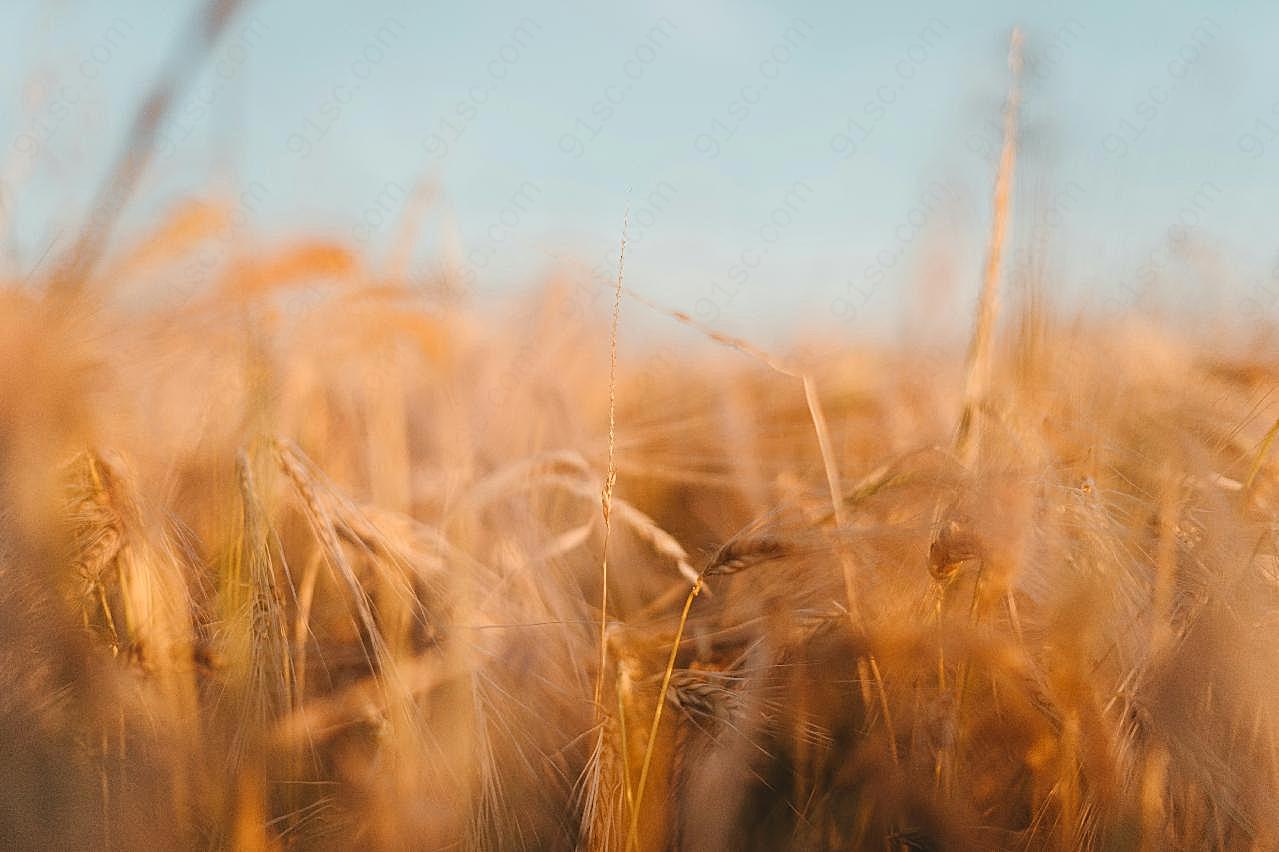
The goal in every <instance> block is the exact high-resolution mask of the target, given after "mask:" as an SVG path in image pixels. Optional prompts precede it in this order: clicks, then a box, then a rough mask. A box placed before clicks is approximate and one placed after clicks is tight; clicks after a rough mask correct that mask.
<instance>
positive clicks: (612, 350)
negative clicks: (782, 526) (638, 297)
mask: <svg viewBox="0 0 1279 852" xmlns="http://www.w3.org/2000/svg"><path fill="white" fill-rule="evenodd" d="M630 218H631V211H630V208H629V207H627V209H626V212H625V213H623V214H622V246H621V248H620V249H619V250H618V253H617V286H616V287H615V288H614V291H613V316H612V320H611V324H610V326H609V333H608V471H607V473H606V474H605V476H604V490H603V492H602V493H601V494H600V511H601V513H602V514H603V516H604V547H603V556H602V558H601V560H600V666H599V671H598V672H597V673H596V675H595V706H596V708H599V706H600V694H601V690H602V689H603V687H604V668H605V666H606V665H607V663H608V541H609V537H610V534H611V532H612V529H613V524H612V513H613V486H614V485H616V484H617V327H618V323H619V321H620V319H621V316H622V276H623V274H624V273H625V271H626V227H627V225H628V224H629V223H630ZM597 712H598V710H597Z"/></svg>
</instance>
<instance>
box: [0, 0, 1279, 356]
mask: <svg viewBox="0 0 1279 852" xmlns="http://www.w3.org/2000/svg"><path fill="white" fill-rule="evenodd" d="M463 6H464V7H465V8H462V7H463ZM192 8H193V5H192V4H191V3H179V2H174V3H160V2H141V0H135V2H127V0H122V2H115V3H105V2H97V3H91V2H48V3H34V2H20V1H19V0H9V2H7V3H5V4H4V5H3V7H0V49H3V50H4V53H5V56H6V59H5V61H4V64H3V67H2V70H0V98H2V99H3V100H2V101H0V103H3V111H2V112H0V116H3V118H2V119H0V144H3V145H4V149H3V150H4V152H5V154H4V158H3V160H0V162H3V164H4V172H3V175H4V180H5V183H6V192H5V196H6V200H7V201H8V205H7V206H8V209H9V213H8V218H9V220H10V225H11V231H12V233H13V234H14V242H15V243H16V244H15V245H13V246H11V247H10V253H11V259H12V262H15V263H17V264H18V265H19V267H20V268H26V267H28V266H29V265H30V264H31V263H32V262H33V261H34V259H35V257H36V255H38V253H39V250H40V249H41V248H42V247H43V246H44V245H45V244H47V242H48V240H49V239H50V236H51V235H52V234H53V233H55V232H56V229H58V228H59V227H63V228H65V227H67V226H70V225H73V224H74V222H73V221H61V220H59V219H58V218H57V217H58V216H59V215H63V216H65V211H67V210H68V209H74V205H75V204H77V203H83V201H84V199H85V198H86V197H87V196H88V194H89V191H90V190H91V188H92V187H93V186H94V181H93V179H94V177H95V175H97V174H99V173H100V172H101V170H102V168H103V166H104V164H105V163H106V162H107V160H108V158H109V157H110V156H114V154H115V153H116V152H117V151H118V147H119V144H120V141H121V139H122V137H123V135H124V132H125V129H126V127H127V124H128V122H129V120H130V118H131V116H132V109H133V107H134V106H135V105H136V103H137V101H138V99H139V97H140V96H141V93H142V92H144V91H145V86H146V82H147V81H148V80H149V79H150V78H151V77H152V76H153V75H154V73H155V71H156V69H157V68H158V67H159V65H160V64H161V63H162V62H163V60H164V58H165V56H166V53H167V50H168V46H169V45H170V43H171V42H172V40H173V38H174V36H175V33H177V32H178V31H179V30H180V28H181V27H183V26H184V25H185V22H186V20H187V18H188V16H189V14H190V12H191V9H192ZM1014 23H1020V24H1021V25H1022V26H1023V27H1024V29H1025V33H1026V38H1027V55H1028V58H1029V59H1030V60H1031V61H1032V65H1031V66H1030V69H1029V71H1028V74H1027V79H1026V114H1025V121H1024V130H1025V132H1024V145H1023V155H1022V160H1021V164H1020V172H1019V175H1018V177H1019V179H1020V180H1019V184H1018V196H1017V206H1016V208H1015V217H1016V218H1015V229H1016V231H1015V234H1016V238H1017V241H1018V245H1019V246H1021V247H1023V248H1024V247H1025V246H1026V245H1029V244H1030V240H1031V237H1032V236H1033V237H1035V239H1036V240H1037V241H1038V242H1040V243H1042V244H1044V245H1046V246H1048V249H1047V251H1048V252H1049V256H1050V257H1051V258H1052V263H1051V266H1052V268H1053V269H1054V270H1056V271H1057V273H1058V275H1059V277H1060V278H1061V279H1062V280H1061V281H1059V282H1057V283H1055V284H1054V288H1055V289H1059V290H1060V291H1062V292H1064V293H1068V294H1075V296H1079V297H1083V298H1087V299H1089V300H1091V301H1092V302H1094V303H1097V304H1103V303H1106V304H1110V305H1111V306H1113V305H1115V304H1117V303H1118V301H1124V302H1130V301H1132V299H1133V297H1134V296H1133V294H1135V293H1137V292H1139V291H1140V290H1142V289H1143V288H1144V287H1145V286H1146V284H1147V283H1151V282H1156V281H1157V282H1159V286H1160V287H1161V288H1162V289H1163V291H1164V292H1168V293H1173V294H1175V295H1174V296H1173V297H1172V299H1173V301H1175V302H1177V303H1179V304H1181V305H1193V306H1196V308H1197V307H1198V306H1200V305H1212V304H1220V305H1224V306H1225V307H1226V309H1227V310H1230V311H1233V312H1234V314H1236V315H1243V314H1244V313H1246V312H1247V311H1253V310H1258V309H1270V310H1271V311H1272V313H1273V310H1274V307H1276V306H1272V304H1271V302H1273V301H1274V297H1272V295H1271V294H1272V293H1273V294H1274V295H1275V296H1279V278H1273V277H1270V276H1271V274H1272V272H1271V267H1273V266H1274V264H1275V256H1276V248H1277V247H1279V246H1277V243H1279V237H1277V236H1276V232H1275V228H1274V224H1275V221H1276V219H1275V216H1274V210H1275V204H1276V203H1277V202H1279V194H1277V193H1276V190H1277V189H1279V53H1277V52H1276V51H1275V50H1274V48H1273V45H1274V43H1275V39H1276V37H1279V7H1276V6H1275V5H1274V4H1270V3H1263V2H1238V3H1200V4H1189V3H1168V4H1157V3H1150V2H1139V3H1128V4H1115V3H1112V2H1077V3H1072V4H1059V3H1015V2H981V3H967V4H957V3H942V2H931V3H916V4H896V5H891V4H882V3H876V4H859V5H853V4H844V3H800V4H787V5H785V6H783V5H781V4H774V3H760V2H755V3H729V2H716V3H697V4H691V3H674V2H670V3H657V4H641V3H628V4H617V5H604V4H597V3H587V2H580V3H556V4H540V5H539V6H538V7H537V8H536V9H533V8H532V7H521V6H517V5H515V4H491V5H489V4H486V5H483V6H481V5H478V4H448V5H447V6H446V5H444V4H438V5H437V4H418V3H410V2H383V0H366V2H362V3H338V2H330V3H324V2H302V1H301V0H264V2H259V3H256V4H249V6H248V7H247V8H246V9H245V10H244V11H243V12H242V13H241V15H240V16H239V18H238V19H237V20H236V21H235V22H234V23H233V24H232V26H231V27H230V29H229V31H228V34H227V37H226V39H224V42H223V43H222V45H221V46H220V47H219V48H218V49H217V50H215V51H214V54H213V57H212V60H213V61H212V63H211V64H210V65H209V67H208V68H207V69H206V71H205V73H204V75H203V76H202V77H201V78H200V80H199V81H197V83H196V85H195V86H194V87H193V89H192V91H191V93H190V94H189V96H188V98H187V100H186V101H185V102H184V103H183V104H182V105H181V106H180V107H179V108H178V110H177V111H176V112H175V116H174V119H173V120H172V121H171V122H170V123H169V124H168V125H167V126H166V128H165V132H166V134H167V136H166V141H165V144H164V150H163V152H162V154H163V155H162V156H161V158H160V160H159V162H158V164H157V166H156V168H155V170H154V171H153V173H152V175H151V177H150V178H149V184H148V186H147V188H146V192H145V193H144V195H143V196H142V197H141V198H140V199H139V201H138V202H137V204H136V205H135V206H134V207H132V208H131V213H130V217H131V218H133V219H141V218H146V217H151V216H157V215H159V214H160V213H161V211H163V209H164V208H165V206H166V205H167V204H168V203H170V202H171V201H172V200H173V199H174V198H175V197H177V196H179V195H182V194H183V193H198V192H201V191H204V190H208V189H209V188H210V186H212V185H214V184H215V182H216V181H218V180H222V179H225V178H228V177H229V178H231V179H233V180H235V181H236V182H238V183H239V184H240V185H241V186H244V185H249V184H251V183H252V182H257V185H258V186H260V187H261V188H263V190H264V191H263V192H261V193H260V198H259V199H258V200H257V201H255V202H254V203H253V206H254V208H255V210H254V211H253V217H254V219H255V220H256V222H257V223H258V224H259V225H260V226H261V227H262V228H264V229H266V230H267V231H269V232H273V233H287V232H301V231H314V230H322V231H325V232H331V233H334V234H337V235H345V236H347V237H349V238H351V239H354V240H359V241H363V242H366V243H367V244H368V245H369V246H370V247H371V249H372V250H374V251H380V250H382V249H383V248H384V247H385V244H386V240H387V238H388V236H389V234H390V233H391V232H392V230H393V225H392V224H391V222H392V221H393V220H394V217H395V216H396V215H397V214H398V212H399V210H400V208H401V207H402V206H403V201H402V200H400V196H401V193H402V191H407V190H408V189H410V188H412V187H413V186H414V185H415V184H416V183H417V182H418V181H419V180H420V179H423V178H427V179H432V180H435V181H437V182H438V184H439V186H440V187H441V190H442V203H441V204H440V205H437V207H436V208H435V210H434V212H433V213H432V214H431V215H430V216H429V217H428V219H427V232H426V234H425V236H424V240H423V248H422V252H421V253H420V254H419V260H424V259H426V258H428V257H429V256H431V255H438V253H439V249H440V246H441V244H442V240H443V239H444V237H443V236H442V235H443V234H445V233H447V231H448V227H447V226H446V225H445V224H444V220H445V218H451V219H452V221H453V222H454V223H455V228H456V234H457V237H458V239H459V240H460V245H461V248H462V251H463V253H464V264H465V265H466V268H467V270H468V275H470V276H471V277H472V278H473V280H474V286H475V287H476V288H477V289H479V290H481V291H484V292H495V293H510V292H515V291H517V290H519V289H522V288H527V287H529V286H533V285H535V284H536V283H538V281H539V280H540V279H541V276H542V275H543V273H545V272H546V271H547V270H549V269H550V268H552V267H553V266H554V265H555V264H556V263H557V262H560V260H559V259H562V258H567V257H573V258H578V259H580V260H582V261H583V262H585V263H586V264H587V265H588V266H593V265H604V266H605V267H606V268H607V267H609V266H611V265H612V264H613V262H614V258H615V255H616V252H617V241H618V237H619V232H620V228H621V219H622V212H623V210H624V209H625V208H626V206H627V204H628V202H629V204H630V205H631V234H632V238H633V239H632V243H631V247H630V249H629V250H628V259H627V264H628V279H629V281H630V282H631V284H632V285H633V286H635V287H636V288H639V289H642V290H645V291H646V292H648V293H650V294H652V295H653V296H654V298H657V299H660V300H662V301H664V302H666V303H668V304H670V305H672V306H675V307H680V308H683V309H685V310H688V311H690V312H693V313H694V314H696V315H699V316H701V317H703V318H704V319H707V320H713V321H714V322H715V323H716V324H718V325H720V326H723V327H726V328H729V329H734V330H740V331H745V332H750V331H758V330H760V329H776V328H779V327H784V326H785V325H786V324H788V323H791V322H793V321H795V320H799V319H802V320H803V321H805V322H808V323H810V324H817V325H823V326H829V327H831V328H833V329H837V330H840V331H843V330H847V331H849V332H850V333H858V332H864V331H869V330H872V329H882V328H885V327H896V326H897V324H898V323H899V321H900V317H901V316H902V314H903V313H905V312H906V311H908V310H909V311H911V312H913V311H915V310H916V308H917V307H918V304H917V300H916V297H915V296H914V295H911V294H913V293H915V289H914V285H915V282H916V281H917V280H918V279H919V278H920V272H921V270H922V269H925V268H928V269H936V270H940V271H939V272H937V273H936V275H937V276H940V278H939V280H946V281H952V282H954V286H955V287H958V288H960V289H961V290H962V292H964V293H968V292H971V290H972V289H973V288H975V286H976V279H977V275H978V270H979V267H980V262H981V255H982V251H983V248H982V247H983V243H984V239H985V230H986V228H987V224H986V223H987V221H988V219H989V209H988V208H989V198H988V196H989V187H990V184H991V179H992V174H993V155H992V151H993V150H994V146H995V145H996V144H997V130H996V129H995V123H996V122H997V120H998V113H999V107H1000V103H1001V100H1002V98H1003V95H1004V92H1005V89H1006V84H1007V71H1006V63H1005V53H1006V43H1007V34H1008V31H1009V29H1010V28H1011V26H1012V25H1013V24H1014ZM747 101H754V103H747ZM379 208H381V209H379ZM445 209H447V210H448V211H449V216H448V217H445V216H443V215H442V212H443V211H444V210H445ZM1179 221H1180V222H1182V223H1184V224H1186V225H1187V226H1188V227H1187V228H1186V229H1185V231H1184V232H1183V231H1174V232H1173V233H1172V235H1171V239H1170V235H1169V227H1170V226H1172V225H1174V224H1176V223H1177V222H1179ZM946 270H949V272H947V271H946ZM1071 298H1073V297H1071ZM1247 299H1251V300H1252V301H1251V302H1245V301H1244V300H1247ZM929 300H931V303H932V304H934V305H935V306H938V309H939V312H940V313H943V314H944V313H946V312H948V311H954V310H961V309H962V310H966V308H964V307H963V304H962V301H961V300H960V299H959V297H950V298H948V297H947V295H946V292H945V288H942V290H941V291H939V292H935V293H932V294H930V295H928V296H927V298H926V302H928V301H929ZM1241 303H1242V305H1243V306H1242V307H1240V305H1241Z"/></svg>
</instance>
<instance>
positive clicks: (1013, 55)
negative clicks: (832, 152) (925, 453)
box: [955, 28, 1022, 466]
mask: <svg viewBox="0 0 1279 852" xmlns="http://www.w3.org/2000/svg"><path fill="white" fill-rule="evenodd" d="M1021 42H1022V37H1021V29H1020V28H1014V29H1013V32H1012V36H1011V37H1010V39H1009V46H1008V67H1009V69H1010V70H1011V72H1012V81H1011V83H1010V84H1009V89H1008V102H1007V103H1006V104H1005V105H1004V144H1003V149H1002V151H1001V152H1000V155H999V170H998V171H997V172H996V174H995V190H994V210H995V215H994V219H993V220H992V222H991V225H990V243H989V244H988V246H987V249H986V267H985V274H984V275H983V277H982V288H981V297H980V300H979V302H978V306H977V321H976V324H975V326H974V328H973V339H972V342H971V344H970V346H969V349H968V359H967V365H966V370H965V372H966V381H965V385H964V402H963V410H962V411H961V413H960V418H959V427H958V429H957V430H956V432H955V450H956V455H958V456H959V458H960V460H961V461H962V462H963V463H964V464H965V465H966V466H971V465H972V463H973V462H974V461H975V460H976V454H977V448H978V446H979V445H980V431H981V430H980V424H979V422H978V418H979V416H980V415H979V408H980V406H981V404H982V401H983V400H984V399H985V396H986V393H987V391H988V389H989V386H990V374H991V352H992V349H993V346H994V337H995V325H996V323H997V322H998V319H999V271H1000V262H1001V261H1002V259H1003V252H1004V240H1005V237H1006V235H1007V232H1008V210H1009V206H1010V201H1011V195H1012V185H1013V168H1014V167H1015V166H1016V163H1017V110H1018V108H1019V106H1020V104H1021V88H1020V83H1021Z"/></svg>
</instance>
